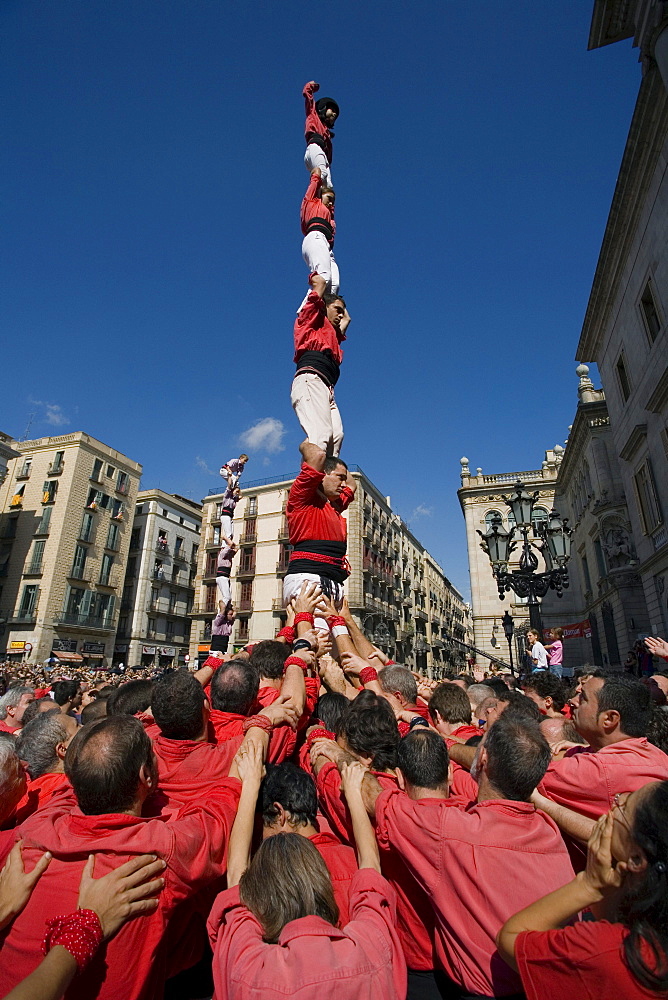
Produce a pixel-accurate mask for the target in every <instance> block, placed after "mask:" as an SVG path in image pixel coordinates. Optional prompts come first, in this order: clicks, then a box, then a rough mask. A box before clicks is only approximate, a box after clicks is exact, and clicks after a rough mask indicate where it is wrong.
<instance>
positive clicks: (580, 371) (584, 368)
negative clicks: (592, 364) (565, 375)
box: [575, 365, 589, 378]
mask: <svg viewBox="0 0 668 1000" xmlns="http://www.w3.org/2000/svg"><path fill="white" fill-rule="evenodd" d="M575 374H576V375H577V376H578V377H579V378H584V377H585V375H588V374H589V365H578V366H577V368H576V369H575Z"/></svg>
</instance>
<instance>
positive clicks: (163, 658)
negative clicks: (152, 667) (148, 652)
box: [158, 646, 176, 670]
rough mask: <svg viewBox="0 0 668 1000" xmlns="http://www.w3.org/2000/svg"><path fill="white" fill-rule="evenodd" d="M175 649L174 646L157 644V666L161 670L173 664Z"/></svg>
mask: <svg viewBox="0 0 668 1000" xmlns="http://www.w3.org/2000/svg"><path fill="white" fill-rule="evenodd" d="M175 656H176V649H175V647H174V646H158V666H159V667H160V668H161V669H162V670H166V669H167V668H168V667H172V666H174V657H175Z"/></svg>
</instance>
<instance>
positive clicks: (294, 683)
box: [281, 664, 306, 718]
mask: <svg viewBox="0 0 668 1000" xmlns="http://www.w3.org/2000/svg"><path fill="white" fill-rule="evenodd" d="M281 694H282V695H285V697H286V698H289V699H290V701H291V703H292V704H293V705H294V708H295V711H296V712H297V713H298V714H299V717H300V718H301V716H302V715H303V714H304V707H305V705H306V685H305V683H304V672H303V670H302V668H301V667H298V666H296V665H295V664H290V666H289V667H288V668H287V670H286V671H285V677H284V678H283V684H282V686H281Z"/></svg>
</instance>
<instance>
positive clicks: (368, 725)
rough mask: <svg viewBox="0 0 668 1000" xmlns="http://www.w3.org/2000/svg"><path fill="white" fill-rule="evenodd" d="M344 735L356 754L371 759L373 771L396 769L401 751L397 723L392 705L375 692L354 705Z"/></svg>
mask: <svg viewBox="0 0 668 1000" xmlns="http://www.w3.org/2000/svg"><path fill="white" fill-rule="evenodd" d="M341 735H342V736H344V737H345V740H346V743H347V744H348V746H349V747H350V749H351V750H352V751H354V753H356V754H359V756H360V757H371V762H372V766H373V768H374V770H376V771H386V770H388V769H389V768H392V767H396V763H397V749H398V747H399V730H398V729H397V720H396V719H395V717H394V712H393V711H392V708H391V707H390V703H389V701H386V700H385V698H381V697H379V696H378V695H377V694H374V692H373V691H362V692H361V693H360V694H358V695H357V697H356V698H355V700H354V701H353V702H351V704H350V708H349V709H348V712H347V713H346V715H345V717H344V719H343V723H342V726H341Z"/></svg>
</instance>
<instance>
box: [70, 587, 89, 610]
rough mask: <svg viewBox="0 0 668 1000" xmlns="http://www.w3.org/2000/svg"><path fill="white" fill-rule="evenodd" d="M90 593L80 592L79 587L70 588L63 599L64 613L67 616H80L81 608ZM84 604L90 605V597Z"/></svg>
mask: <svg viewBox="0 0 668 1000" xmlns="http://www.w3.org/2000/svg"><path fill="white" fill-rule="evenodd" d="M89 593H90V591H87V590H82V589H81V588H80V587H70V588H69V591H68V594H67V597H66V598H65V611H66V613H67V614H68V615H79V614H81V611H82V608H83V607H84V601H85V600H86V597H87V595H88V594H89ZM86 604H90V597H88V600H87V601H86Z"/></svg>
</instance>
